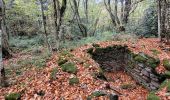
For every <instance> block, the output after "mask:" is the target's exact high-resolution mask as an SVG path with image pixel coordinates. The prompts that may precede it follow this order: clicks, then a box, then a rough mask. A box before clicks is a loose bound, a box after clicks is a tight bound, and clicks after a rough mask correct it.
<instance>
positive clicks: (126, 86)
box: [120, 84, 133, 89]
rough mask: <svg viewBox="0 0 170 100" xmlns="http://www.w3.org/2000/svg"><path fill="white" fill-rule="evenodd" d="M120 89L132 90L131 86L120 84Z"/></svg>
mask: <svg viewBox="0 0 170 100" xmlns="http://www.w3.org/2000/svg"><path fill="white" fill-rule="evenodd" d="M120 87H121V88H122V89H130V88H132V87H133V86H132V84H122V85H121V86H120Z"/></svg>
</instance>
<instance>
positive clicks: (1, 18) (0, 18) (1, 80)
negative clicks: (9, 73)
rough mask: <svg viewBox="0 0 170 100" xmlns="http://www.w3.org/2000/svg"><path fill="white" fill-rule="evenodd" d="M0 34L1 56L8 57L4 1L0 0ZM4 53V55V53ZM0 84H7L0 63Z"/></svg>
mask: <svg viewBox="0 0 170 100" xmlns="http://www.w3.org/2000/svg"><path fill="white" fill-rule="evenodd" d="M0 4H1V5H0V11H1V12H0V22H1V24H0V25H1V27H0V34H2V36H1V37H2V48H1V49H2V56H5V57H9V56H10V53H9V44H8V37H7V33H6V25H4V24H5V2H4V1H3V0H0ZM4 54H5V55H4ZM0 85H1V86H8V84H7V82H6V77H5V69H4V66H3V65H0Z"/></svg>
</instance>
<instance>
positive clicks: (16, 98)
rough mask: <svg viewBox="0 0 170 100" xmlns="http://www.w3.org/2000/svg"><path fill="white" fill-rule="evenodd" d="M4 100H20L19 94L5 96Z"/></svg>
mask: <svg viewBox="0 0 170 100" xmlns="http://www.w3.org/2000/svg"><path fill="white" fill-rule="evenodd" d="M5 100H21V94H19V93H10V94H8V95H6V96H5Z"/></svg>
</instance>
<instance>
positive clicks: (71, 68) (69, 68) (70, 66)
mask: <svg viewBox="0 0 170 100" xmlns="http://www.w3.org/2000/svg"><path fill="white" fill-rule="evenodd" d="M61 68H62V70H63V71H64V72H68V73H73V74H76V73H77V67H76V66H75V64H74V63H71V62H67V63H65V64H63V65H61Z"/></svg>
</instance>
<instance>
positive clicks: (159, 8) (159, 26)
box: [157, 0, 161, 41]
mask: <svg viewBox="0 0 170 100" xmlns="http://www.w3.org/2000/svg"><path fill="white" fill-rule="evenodd" d="M157 6H158V8H157V9H158V11H157V13H158V38H159V40H160V41H161V1H160V0H158V1H157Z"/></svg>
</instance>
